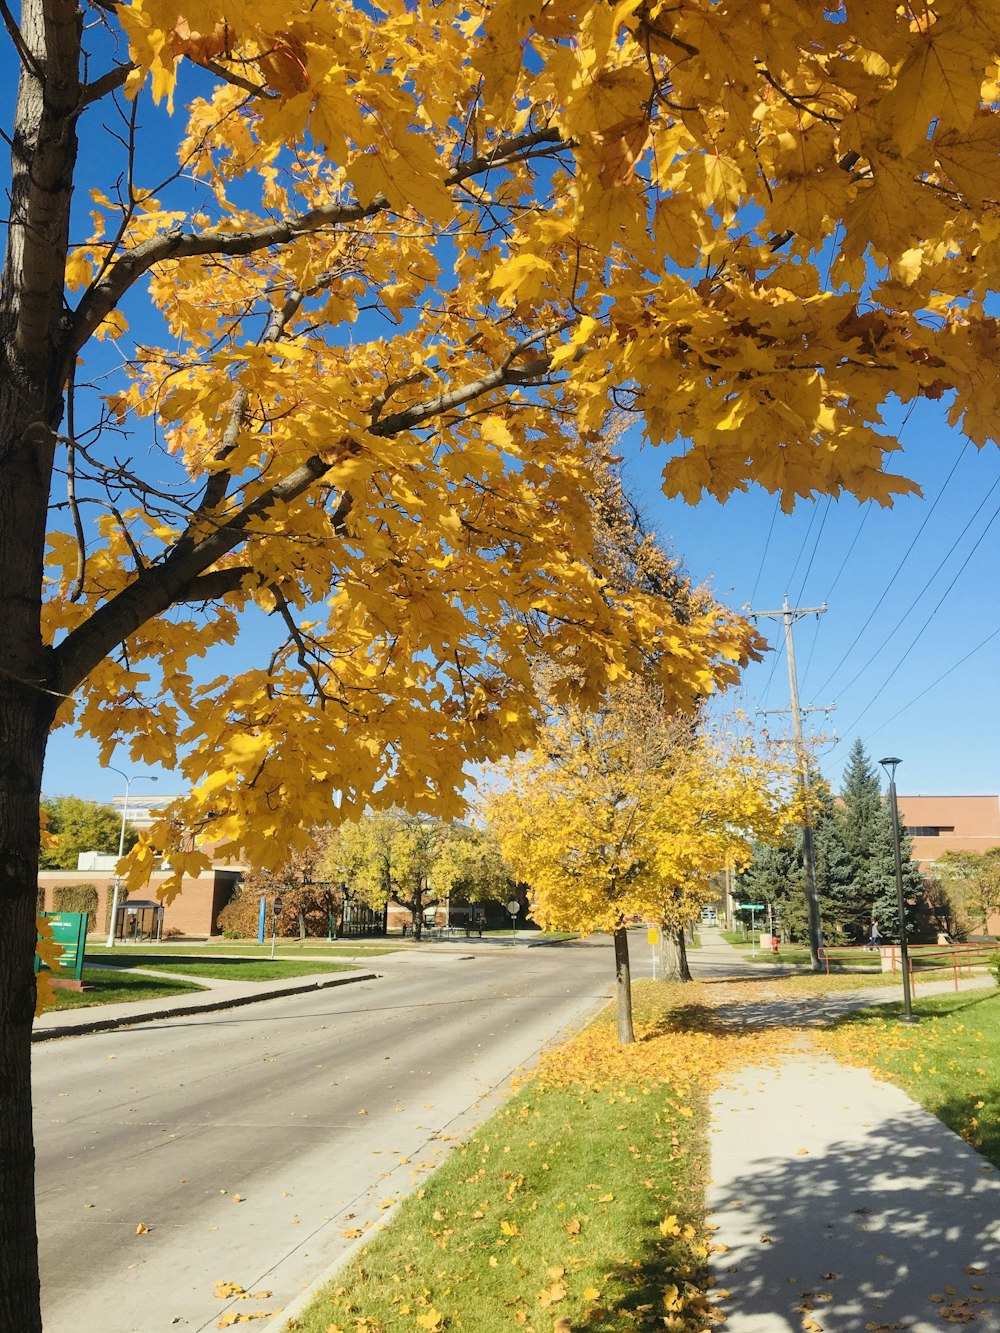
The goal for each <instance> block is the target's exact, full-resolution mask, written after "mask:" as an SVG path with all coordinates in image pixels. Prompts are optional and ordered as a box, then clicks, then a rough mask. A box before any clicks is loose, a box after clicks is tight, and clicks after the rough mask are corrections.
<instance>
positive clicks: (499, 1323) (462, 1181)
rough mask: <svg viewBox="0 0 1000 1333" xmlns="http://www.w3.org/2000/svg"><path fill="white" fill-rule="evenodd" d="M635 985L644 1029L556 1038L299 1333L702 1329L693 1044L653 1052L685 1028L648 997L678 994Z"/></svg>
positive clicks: (703, 1097) (697, 1082)
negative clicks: (672, 1023)
mask: <svg viewBox="0 0 1000 1333" xmlns="http://www.w3.org/2000/svg"><path fill="white" fill-rule="evenodd" d="M650 985H651V983H647V984H646V985H644V986H638V987H637V988H636V1013H637V1019H638V1021H639V1023H640V1024H645V1025H646V1027H647V1034H648V1035H649V1036H650V1038H651V1039H650V1040H649V1041H647V1042H638V1043H637V1044H636V1046H635V1047H634V1048H628V1053H627V1054H620V1053H619V1052H618V1051H617V1049H616V1048H615V1047H614V1045H613V1033H612V1032H611V1028H610V1018H609V1017H607V1016H604V1017H602V1018H601V1019H599V1020H598V1021H597V1023H596V1024H594V1025H592V1028H591V1029H588V1031H587V1032H586V1033H584V1034H583V1036H582V1038H579V1039H577V1041H576V1042H572V1043H570V1044H569V1045H568V1046H564V1047H562V1048H560V1050H559V1051H558V1052H557V1053H556V1055H555V1056H554V1057H553V1058H552V1059H551V1061H550V1062H549V1063H548V1064H543V1067H542V1071H541V1073H540V1075H539V1076H537V1077H535V1078H534V1079H532V1080H531V1081H530V1082H529V1083H528V1084H527V1085H526V1086H525V1087H523V1088H522V1089H521V1091H520V1092H518V1093H517V1095H516V1096H514V1097H513V1098H512V1099H511V1100H510V1101H509V1102H508V1103H507V1105H506V1106H505V1107H504V1108H503V1109H502V1110H501V1111H499V1112H497V1114H496V1115H494V1116H493V1118H492V1119H491V1120H489V1121H488V1122H487V1123H486V1124H485V1125H484V1126H483V1127H482V1129H480V1131H479V1132H478V1133H477V1134H475V1135H474V1136H473V1137H472V1138H471V1139H470V1140H469V1141H468V1142H467V1143H466V1144H465V1145H463V1146H462V1147H461V1148H459V1149H457V1150H456V1151H455V1152H454V1153H453V1154H452V1155H451V1156H450V1157H449V1158H448V1159H447V1161H446V1162H445V1163H444V1165H443V1166H441V1167H440V1168H439V1169H438V1170H437V1171H436V1172H435V1173H434V1174H433V1176H431V1177H430V1178H429V1179H428V1180H427V1181H426V1184H425V1185H424V1187H423V1188H421V1189H419V1190H418V1191H417V1192H416V1193H415V1194H413V1195H411V1196H410V1197H409V1198H407V1199H406V1200H405V1201H404V1202H403V1203H402V1205H401V1206H400V1210H399V1212H398V1214H397V1216H396V1217H395V1218H394V1220H393V1221H392V1222H391V1223H390V1225H389V1226H388V1227H387V1228H386V1229H385V1230H384V1231H382V1232H381V1233H379V1234H378V1235H376V1236H374V1237H373V1238H372V1240H371V1241H370V1243H369V1244H367V1245H365V1246H364V1247H363V1249H362V1250H361V1252H360V1253H359V1254H358V1256H357V1257H356V1258H355V1260H354V1262H353V1263H352V1264H351V1265H350V1266H349V1267H348V1268H346V1269H344V1270H342V1271H341V1272H340V1273H339V1274H338V1276H337V1278H336V1279H335V1281H334V1282H333V1283H332V1284H331V1285H330V1287H329V1288H327V1289H326V1291H325V1292H323V1293H322V1294H321V1295H320V1296H319V1297H318V1298H317V1300H316V1301H315V1302H314V1303H313V1305H312V1306H311V1307H310V1309H309V1310H308V1311H307V1312H306V1313H305V1314H304V1315H302V1316H299V1317H298V1318H297V1320H296V1324H295V1327H296V1330H297V1333H338V1330H339V1331H341V1333H357V1330H365V1331H366V1333H377V1331H379V1330H386V1331H387V1333H388V1331H389V1330H404V1329H405V1330H419V1329H421V1328H422V1329H425V1330H431V1333H434V1330H439V1329H445V1328H448V1329H465V1330H468V1333H500V1331H501V1330H503V1331H504V1333H507V1331H508V1330H510V1329H512V1328H514V1329H516V1328H517V1327H518V1326H520V1327H523V1328H526V1329H531V1328H534V1329H537V1330H542V1329H553V1328H559V1329H573V1330H588V1333H589V1331H593V1333H612V1331H615V1333H617V1331H619V1330H622V1331H623V1330H626V1329H634V1328H635V1327H636V1326H637V1325H640V1324H642V1323H644V1322H648V1323H650V1325H651V1326H652V1325H653V1324H655V1325H656V1326H658V1327H661V1328H662V1327H663V1326H664V1325H665V1324H666V1326H667V1327H674V1328H680V1327H684V1328H691V1329H694V1328H699V1329H700V1328H703V1327H707V1326H708V1322H709V1321H708V1318H707V1317H706V1316H705V1315H704V1313H703V1311H704V1291H705V1273H704V1265H705V1259H706V1256H707V1243H708V1242H707V1238H706V1236H705V1232H704V1216H703V1206H704V1205H703V1198H704V1177H705V1156H706V1153H705V1143H706V1118H707V1109H706V1106H707V1093H706V1083H705V1082H704V1081H702V1080H701V1078H700V1076H699V1073H698V1068H699V1066H698V1059H697V1057H695V1058H694V1059H690V1058H688V1056H687V1055H685V1054H684V1053H678V1054H677V1055H675V1056H674V1057H673V1060H672V1061H668V1062H667V1064H665V1065H661V1064H660V1063H659V1055H658V1054H657V1051H656V1050H655V1049H654V1048H656V1047H657V1042H656V1040H655V1038H661V1039H662V1040H683V1039H684V1035H683V1034H680V1035H679V1036H678V1037H676V1038H666V1037H663V1034H662V1032H661V1031H659V1030H658V1028H657V1025H658V1024H659V1026H660V1028H662V1026H663V1025H664V1024H669V1012H668V1008H667V1007H665V1006H664V1001H663V998H662V997H663V996H664V995H673V996H674V997H677V996H678V995H680V994H681V992H678V991H676V990H673V991H671V990H669V989H668V988H667V987H662V986H661V987H659V988H657V989H658V992H659V995H656V996H654V992H653V991H652V990H650ZM674 1002H675V1003H676V1002H678V1001H677V1000H676V998H675V1001H674ZM696 1040H697V1039H696ZM670 1070H673V1071H674V1073H676V1072H677V1071H678V1070H681V1071H683V1073H682V1075H681V1076H680V1077H679V1078H673V1077H671V1074H670V1072H669V1071H670ZM574 1071H578V1072H579V1081H577V1079H576V1077H575V1076H574ZM704 1072H705V1073H706V1075H707V1072H708V1071H707V1070H705V1071H704ZM346 1234H350V1233H346ZM359 1234H360V1233H359ZM668 1319H677V1321H678V1322H676V1323H672V1322H671V1323H667V1320H668ZM688 1321H691V1322H688Z"/></svg>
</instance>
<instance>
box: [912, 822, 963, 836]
mask: <svg viewBox="0 0 1000 1333" xmlns="http://www.w3.org/2000/svg"><path fill="white" fill-rule="evenodd" d="M906 832H907V833H908V834H909V835H910V837H911V838H940V836H941V834H942V833H954V832H955V825H954V824H907V826H906Z"/></svg>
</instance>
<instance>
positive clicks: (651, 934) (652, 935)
mask: <svg viewBox="0 0 1000 1333" xmlns="http://www.w3.org/2000/svg"><path fill="white" fill-rule="evenodd" d="M646 939H647V940H648V941H649V942H650V944H659V942H660V928H659V926H650V927H649V929H648V930H647V931H646Z"/></svg>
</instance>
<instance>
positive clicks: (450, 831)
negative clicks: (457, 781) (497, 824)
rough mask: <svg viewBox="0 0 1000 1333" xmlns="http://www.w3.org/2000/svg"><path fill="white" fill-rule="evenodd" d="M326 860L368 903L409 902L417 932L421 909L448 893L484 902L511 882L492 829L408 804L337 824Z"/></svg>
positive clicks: (406, 904)
mask: <svg viewBox="0 0 1000 1333" xmlns="http://www.w3.org/2000/svg"><path fill="white" fill-rule="evenodd" d="M323 864H324V866H325V868H326V871H327V873H328V874H329V875H330V876H331V878H336V879H338V880H340V881H342V882H343V883H344V884H345V885H346V886H348V887H349V888H350V891H351V893H352V895H356V896H358V897H359V898H361V899H362V900H363V901H364V902H367V903H369V904H370V905H371V906H373V907H383V906H385V905H386V904H387V903H391V902H395V903H398V904H399V906H400V907H404V908H406V910H407V911H408V912H409V913H410V922H411V927H410V928H411V933H412V935H413V938H414V939H416V940H419V939H420V937H421V935H422V934H423V928H424V913H425V912H426V911H427V909H428V908H430V907H434V906H435V905H437V904H438V903H442V902H444V900H445V899H446V898H447V897H448V895H449V894H451V893H454V894H455V895H456V896H458V895H459V894H460V895H461V896H462V897H463V898H466V899H467V900H469V901H470V902H482V901H484V900H485V899H488V898H500V897H502V896H504V895H505V894H509V891H510V889H511V887H512V884H513V881H512V880H511V877H510V872H509V871H508V869H507V867H506V866H505V865H504V864H503V861H502V859H501V857H500V852H499V849H498V848H497V845H496V841H495V839H494V838H493V837H492V836H491V834H490V833H489V832H487V831H483V830H480V829H476V828H472V827H470V826H469V825H467V824H462V823H460V822H459V821H458V820H455V821H452V822H450V823H445V822H444V821H443V820H440V819H433V818H432V817H431V816H429V815H411V814H409V813H408V812H407V811H405V810H378V811H374V812H372V813H370V814H367V815H365V816H363V817H362V818H361V819H359V820H350V821H348V822H346V823H343V824H341V825H340V826H339V828H337V829H336V830H335V832H334V833H333V834H332V835H331V837H330V840H329V843H328V845H327V848H326V851H325V854H324V861H323Z"/></svg>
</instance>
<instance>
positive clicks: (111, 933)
mask: <svg viewBox="0 0 1000 1333" xmlns="http://www.w3.org/2000/svg"><path fill="white" fill-rule="evenodd" d="M108 767H109V771H110V772H112V773H117V774H118V776H119V777H120V778H124V779H125V803H124V805H123V806H122V827H121V832H120V833H119V834H118V860H119V861H120V860H121V859H122V857H123V856H124V855H125V825H126V823H127V822H128V797H129V791H130V790H131V787H132V783H133V782H135V780H136V779H137V778H145V779H146V781H147V782H159V778H155V777H153V776H152V774H149V773H133V774H132V776H131V777H129V775H128V774H127V773H123V772H122V771H121V769H120V768H111V767H110V765H109V766H108ZM121 882H122V880H121V875H119V873H118V871H117V869H116V870H115V886H114V892H113V894H112V897H111V926H110V928H109V930H108V948H109V949H113V948H114V947H115V927H116V925H117V924H118V893H119V890H120V888H121Z"/></svg>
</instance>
